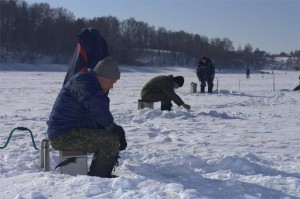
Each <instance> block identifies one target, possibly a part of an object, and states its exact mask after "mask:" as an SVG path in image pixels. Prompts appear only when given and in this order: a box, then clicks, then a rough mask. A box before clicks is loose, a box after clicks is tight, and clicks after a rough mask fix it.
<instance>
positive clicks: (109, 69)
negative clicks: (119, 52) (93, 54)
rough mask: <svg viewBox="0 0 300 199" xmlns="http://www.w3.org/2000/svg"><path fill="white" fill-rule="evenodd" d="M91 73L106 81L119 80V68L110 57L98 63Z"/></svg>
mask: <svg viewBox="0 0 300 199" xmlns="http://www.w3.org/2000/svg"><path fill="white" fill-rule="evenodd" d="M93 71H94V72H95V73H96V75H97V76H99V77H104V78H107V79H120V70H119V66H118V64H117V62H115V61H114V60H113V59H112V58H111V57H106V58H105V59H103V60H101V61H99V62H98V63H97V65H96V66H95V68H94V69H93Z"/></svg>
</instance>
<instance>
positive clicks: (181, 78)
mask: <svg viewBox="0 0 300 199" xmlns="http://www.w3.org/2000/svg"><path fill="white" fill-rule="evenodd" d="M173 79H174V81H175V82H176V83H177V84H178V86H179V87H182V86H183V84H184V78H183V77H182V76H176V77H174V78H173Z"/></svg>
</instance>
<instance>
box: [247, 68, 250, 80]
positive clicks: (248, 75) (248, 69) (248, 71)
mask: <svg viewBox="0 0 300 199" xmlns="http://www.w3.org/2000/svg"><path fill="white" fill-rule="evenodd" d="M246 78H250V68H247V69H246Z"/></svg>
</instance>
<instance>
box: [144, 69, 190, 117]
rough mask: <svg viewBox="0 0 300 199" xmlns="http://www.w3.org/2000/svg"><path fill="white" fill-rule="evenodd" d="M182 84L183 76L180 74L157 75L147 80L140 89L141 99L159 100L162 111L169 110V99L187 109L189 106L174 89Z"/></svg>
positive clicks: (148, 100)
mask: <svg viewBox="0 0 300 199" xmlns="http://www.w3.org/2000/svg"><path fill="white" fill-rule="evenodd" d="M183 84H184V78H183V77H182V76H176V77H173V75H169V76H157V77H154V78H152V79H151V80H149V82H147V83H146V84H145V85H144V87H143V88H142V90H141V98H142V100H143V101H147V102H158V101H161V110H162V111H163V110H167V111H171V107H172V102H171V101H174V102H175V103H176V104H177V105H178V106H183V107H184V108H186V109H188V110H189V109H190V108H191V106H190V105H188V104H185V103H184V102H183V100H182V99H181V98H180V97H179V96H178V95H177V94H176V93H175V91H174V89H178V88H179V87H182V86H183Z"/></svg>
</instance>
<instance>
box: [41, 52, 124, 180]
mask: <svg viewBox="0 0 300 199" xmlns="http://www.w3.org/2000/svg"><path fill="white" fill-rule="evenodd" d="M119 79H120V70H119V67H118V64H117V63H116V62H115V61H114V60H113V59H112V58H111V57H107V58H105V59H103V60H102V61H99V62H98V63H97V65H96V66H95V67H94V69H93V71H87V72H78V73H76V74H75V75H73V76H72V77H70V79H69V80H68V81H67V82H66V84H65V85H64V86H63V88H62V89H61V91H60V93H59V94H58V96H57V98H56V101H55V103H54V105H53V108H52V111H51V114H50V117H49V120H48V121H47V125H48V130H47V134H48V138H49V140H50V143H51V145H52V147H53V148H54V149H56V150H60V151H73V150H74V151H84V152H88V153H94V157H93V160H92V163H91V166H90V170H89V172H88V175H90V176H98V177H105V178H110V177H114V176H113V175H111V173H112V170H113V168H114V166H115V164H116V162H117V160H118V156H119V151H121V150H125V149H126V147H127V142H126V137H125V131H124V129H123V128H122V127H121V126H119V125H116V124H115V123H114V118H113V116H112V114H111V112H110V108H109V98H108V91H109V89H111V88H113V85H114V84H115V83H116V82H117V80H119Z"/></svg>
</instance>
